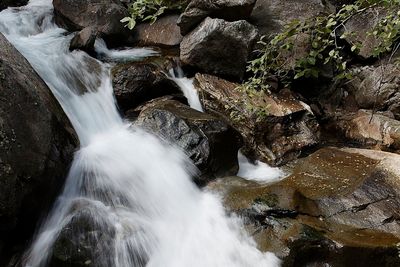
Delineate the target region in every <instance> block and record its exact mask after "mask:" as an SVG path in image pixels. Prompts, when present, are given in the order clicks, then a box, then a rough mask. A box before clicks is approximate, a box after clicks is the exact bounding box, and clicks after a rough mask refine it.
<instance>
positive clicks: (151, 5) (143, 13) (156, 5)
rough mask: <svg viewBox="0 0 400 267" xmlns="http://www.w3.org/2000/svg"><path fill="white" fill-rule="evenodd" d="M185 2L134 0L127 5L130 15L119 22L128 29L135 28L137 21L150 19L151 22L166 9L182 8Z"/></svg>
mask: <svg viewBox="0 0 400 267" xmlns="http://www.w3.org/2000/svg"><path fill="white" fill-rule="evenodd" d="M186 2H187V1H186V0H177V1H174V0H136V1H134V2H133V3H131V4H130V5H129V6H128V11H129V13H130V14H131V16H130V17H125V18H123V19H121V22H122V23H125V24H126V25H125V26H126V27H128V28H129V29H130V30H132V29H133V28H135V26H136V24H137V23H138V22H145V21H150V23H151V24H152V23H154V22H155V21H156V20H157V18H159V17H160V16H161V15H163V14H164V13H165V12H166V11H167V10H177V11H181V10H183V9H184V8H185V6H186Z"/></svg>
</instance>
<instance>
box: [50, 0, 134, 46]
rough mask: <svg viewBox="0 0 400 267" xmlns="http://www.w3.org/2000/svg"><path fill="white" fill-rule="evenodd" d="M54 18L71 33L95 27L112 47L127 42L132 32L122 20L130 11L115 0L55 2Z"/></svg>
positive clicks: (65, 0) (60, 0)
mask: <svg viewBox="0 0 400 267" xmlns="http://www.w3.org/2000/svg"><path fill="white" fill-rule="evenodd" d="M53 5H54V16H55V20H56V22H57V24H58V25H60V26H62V27H64V28H66V29H67V30H69V31H80V30H82V29H84V28H86V27H93V28H95V29H96V30H97V32H98V33H99V35H100V36H101V37H102V38H104V39H105V40H106V42H107V43H108V44H110V45H116V44H119V43H123V42H126V39H127V38H128V37H129V36H130V34H131V33H130V31H129V30H128V29H127V28H125V27H124V24H123V23H121V22H120V20H121V19H122V18H124V17H127V16H129V13H128V10H127V9H126V8H125V7H124V6H123V5H122V3H120V2H119V1H114V0H54V1H53Z"/></svg>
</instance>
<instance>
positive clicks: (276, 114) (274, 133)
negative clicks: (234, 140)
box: [194, 74, 319, 165]
mask: <svg viewBox="0 0 400 267" xmlns="http://www.w3.org/2000/svg"><path fill="white" fill-rule="evenodd" d="M194 84H195V86H196V88H197V89H198V90H199V94H200V95H201V96H202V97H201V101H202V103H203V107H204V108H205V110H206V111H210V112H217V113H219V114H222V115H223V116H224V117H225V119H226V120H227V121H230V122H231V123H232V124H233V125H234V127H235V128H236V129H237V130H238V131H239V132H240V133H241V134H242V136H243V138H244V141H245V150H246V151H245V153H247V154H250V155H251V154H256V155H257V156H258V157H259V158H260V159H261V160H262V161H265V162H268V163H269V164H271V165H281V164H283V163H285V162H288V161H290V160H292V159H294V158H296V157H297V156H298V155H299V154H300V153H301V151H302V150H303V149H306V148H307V147H310V146H313V145H315V144H317V143H318V141H319V126H318V123H317V121H316V119H315V117H314V115H313V114H312V112H311V110H310V109H309V107H308V106H307V105H306V104H304V103H302V102H300V101H298V100H296V99H295V98H294V97H293V96H292V95H291V94H290V93H288V92H284V91H282V92H281V93H280V94H279V95H278V94H266V93H260V95H259V96H257V97H254V98H249V97H248V95H247V94H246V93H245V92H243V91H242V90H240V89H239V88H238V87H239V84H235V83H231V82H228V81H226V80H223V79H219V78H217V77H214V76H211V75H204V74H197V75H196V78H195V82H194ZM244 103H246V104H244ZM257 110H262V111H265V113H266V114H264V115H261V116H260V115H259V114H258V111H257Z"/></svg>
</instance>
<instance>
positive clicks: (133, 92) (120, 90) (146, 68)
mask: <svg viewBox="0 0 400 267" xmlns="http://www.w3.org/2000/svg"><path fill="white" fill-rule="evenodd" d="M111 74H112V83H113V87H114V94H115V97H116V99H117V103H118V105H119V107H120V108H121V109H122V110H123V111H126V110H128V109H132V108H135V107H136V106H138V105H140V104H142V103H144V102H145V101H148V100H151V99H154V98H157V97H160V96H164V95H169V94H182V92H181V91H180V89H179V87H178V86H177V85H176V83H175V82H173V81H172V80H171V79H169V78H168V77H167V76H166V74H165V72H164V70H163V68H162V67H159V66H157V65H155V64H151V63H143V62H142V63H140V62H133V63H132V62H131V63H122V64H118V65H116V66H115V67H113V69H112V70H111Z"/></svg>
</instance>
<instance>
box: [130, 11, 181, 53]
mask: <svg viewBox="0 0 400 267" xmlns="http://www.w3.org/2000/svg"><path fill="white" fill-rule="evenodd" d="M177 20H178V15H168V16H164V17H161V18H159V19H157V20H156V22H154V23H140V24H138V25H136V26H135V30H134V35H133V37H134V42H135V43H137V44H138V45H143V46H159V47H175V46H179V44H180V43H181V41H182V39H183V36H182V35H181V33H180V30H179V27H178V25H177V24H176V22H177Z"/></svg>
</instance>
